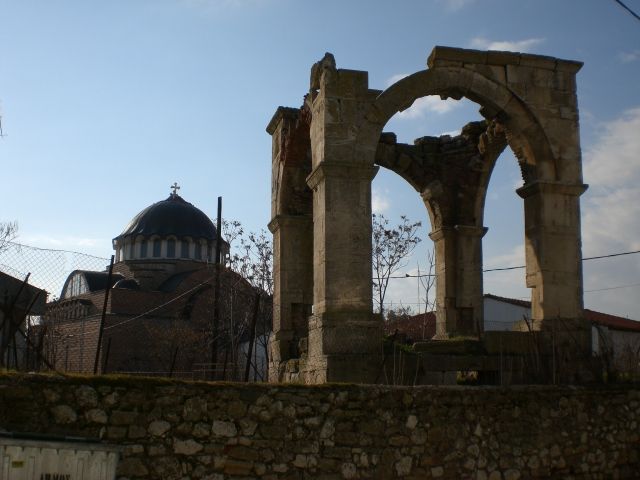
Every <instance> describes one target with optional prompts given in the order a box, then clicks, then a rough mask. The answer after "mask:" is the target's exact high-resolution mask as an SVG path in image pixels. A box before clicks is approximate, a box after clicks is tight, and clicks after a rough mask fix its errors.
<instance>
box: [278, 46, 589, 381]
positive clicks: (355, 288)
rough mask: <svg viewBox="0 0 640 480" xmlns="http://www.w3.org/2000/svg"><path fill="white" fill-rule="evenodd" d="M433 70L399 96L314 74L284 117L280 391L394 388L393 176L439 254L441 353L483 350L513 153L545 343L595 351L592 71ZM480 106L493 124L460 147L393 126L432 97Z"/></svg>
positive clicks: (458, 61) (467, 61)
mask: <svg viewBox="0 0 640 480" xmlns="http://www.w3.org/2000/svg"><path fill="white" fill-rule="evenodd" d="M427 64H428V68H427V69H426V70H421V71H418V72H416V73H414V74H413V75H410V76H408V77H405V78H403V79H402V80H400V81H398V82H397V83H395V84H394V85H392V86H391V87H389V88H388V89H386V90H385V91H379V90H372V89H370V88H369V86H368V75H367V72H362V71H355V70H344V69H337V68H336V65H335V60H334V58H333V56H332V55H330V54H327V55H325V57H324V59H323V60H322V61H320V62H318V63H316V64H315V65H313V67H312V70H311V83H310V90H309V93H308V94H307V95H306V96H305V101H304V105H303V106H302V107H301V108H299V109H293V108H284V107H280V108H278V110H277V111H276V113H275V115H274V116H273V119H272V120H271V122H270V123H269V126H268V127H267V131H268V132H269V134H271V135H272V138H273V160H272V168H273V176H272V200H271V202H272V203H271V208H272V220H271V222H270V224H269V228H270V230H271V231H272V232H273V235H274V254H275V257H274V280H275V293H274V316H273V328H274V333H273V336H272V339H271V349H270V350H271V356H270V379H271V381H302V382H305V383H323V382H330V381H331V382H334V381H352V382H363V383H370V382H376V381H380V379H379V378H378V376H379V373H380V365H381V362H382V353H381V351H382V348H381V342H382V328H381V327H382V325H381V322H382V320H381V319H380V318H379V316H376V315H374V314H373V308H372V305H373V304H372V279H371V181H372V179H373V177H374V176H375V174H376V171H377V169H378V168H379V166H382V167H385V168H388V169H390V170H392V171H394V172H396V173H397V174H398V175H400V176H401V177H402V178H404V179H405V180H406V181H407V182H409V184H410V185H411V186H412V187H413V188H414V189H415V190H416V191H417V192H418V193H419V194H420V195H421V197H422V199H423V201H424V204H425V207H426V209H427V211H428V213H429V217H430V220H431V225H432V232H431V233H430V235H429V236H430V237H431V239H432V240H433V241H434V243H435V256H436V273H437V279H436V280H437V281H436V289H437V293H436V297H437V333H436V337H437V338H438V339H447V338H451V337H453V336H459V335H464V336H475V337H478V338H480V337H481V336H482V324H483V322H482V293H483V292H482V237H483V235H484V234H485V232H486V227H484V225H483V213H484V203H485V196H486V191H487V187H488V184H489V179H490V177H491V172H492V170H493V167H494V165H495V162H496V159H497V158H498V156H499V155H500V153H501V152H502V151H503V150H504V148H505V147H506V146H507V145H508V146H509V147H510V148H511V150H512V151H513V152H514V154H515V156H516V157H517V159H518V162H519V164H520V168H521V171H522V175H523V179H524V186H523V187H521V188H519V189H518V190H517V193H518V195H520V196H521V197H522V198H523V199H524V215H525V250H526V285H527V287H529V288H530V289H531V304H532V317H533V326H534V329H536V330H539V331H543V332H544V331H550V330H553V331H554V332H556V331H565V332H570V333H571V338H573V339H574V340H575V339H578V340H577V345H578V350H582V351H583V352H585V351H587V350H588V342H589V340H588V338H589V336H588V329H587V328H586V326H585V324H584V321H583V311H582V308H583V304H582V303H583V301H582V271H581V239H580V195H581V194H582V193H583V192H584V191H585V189H586V185H584V184H583V183H582V167H581V154H580V142H579V137H578V108H577V98H576V80H575V75H576V73H577V72H578V70H579V69H580V67H581V66H582V64H581V63H580V62H575V61H567V60H560V59H556V58H551V57H544V56H538V55H528V54H519V53H510V52H495V51H488V52H483V51H475V50H463V49H456V48H448V47H435V48H434V50H433V51H432V53H431V55H430V56H429V59H428V62H427ZM428 95H438V96H440V97H441V98H443V99H444V98H449V97H450V98H454V99H460V98H462V97H466V98H468V99H469V100H472V101H474V102H476V103H478V104H479V105H480V107H481V108H480V113H481V114H482V116H483V117H484V118H485V120H484V121H482V122H474V123H470V124H468V125H466V126H465V127H464V128H463V129H462V132H461V134H460V135H459V136H457V137H455V138H451V137H448V136H443V137H440V138H435V137H424V138H421V139H418V140H416V141H415V143H414V145H406V144H399V143H397V142H396V138H395V135H394V134H391V133H383V127H384V126H385V124H386V123H387V122H388V120H389V119H390V118H391V117H392V116H393V115H394V114H396V113H397V112H399V111H403V110H405V109H407V108H408V107H410V106H411V105H412V104H413V102H414V101H415V100H417V99H418V98H421V97H424V96H428Z"/></svg>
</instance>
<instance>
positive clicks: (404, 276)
mask: <svg viewBox="0 0 640 480" xmlns="http://www.w3.org/2000/svg"><path fill="white" fill-rule="evenodd" d="M636 253H640V250H632V251H630V252H620V253H610V254H608V255H598V256H596V257H583V258H582V261H583V262H585V261H587V260H599V259H601V258H611V257H621V256H623V255H633V254H636ZM521 268H525V265H517V266H515V267H496V268H486V269H484V270H482V272H483V273H487V272H504V271H507V270H518V269H521ZM435 276H437V274H435V273H425V274H422V275H412V274H410V273H405V274H404V275H398V276H391V277H389V278H395V279H397V278H423V277H435ZM374 280H375V279H374Z"/></svg>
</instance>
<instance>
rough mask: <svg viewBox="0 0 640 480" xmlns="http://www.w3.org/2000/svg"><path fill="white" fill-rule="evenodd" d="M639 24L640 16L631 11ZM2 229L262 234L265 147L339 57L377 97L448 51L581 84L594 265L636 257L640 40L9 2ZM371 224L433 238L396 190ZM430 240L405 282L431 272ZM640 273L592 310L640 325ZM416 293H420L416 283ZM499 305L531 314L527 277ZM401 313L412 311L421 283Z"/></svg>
mask: <svg viewBox="0 0 640 480" xmlns="http://www.w3.org/2000/svg"><path fill="white" fill-rule="evenodd" d="M627 3H628V5H629V6H630V7H631V8H634V9H635V10H636V11H640V0H627ZM0 45H1V46H2V52H1V53H0V115H1V116H2V127H3V133H4V135H5V136H4V137H3V138H2V139H0V164H1V165H2V167H3V169H2V172H3V173H2V188H3V190H4V192H5V194H4V198H3V202H2V208H1V210H0V220H4V221H6V220H17V221H18V222H19V225H20V238H19V241H21V242H22V243H26V244H30V245H36V246H40V247H53V248H66V249H71V250H77V251H83V252H87V253H92V254H95V255H99V256H104V257H107V256H109V255H110V254H111V239H112V238H113V237H114V236H116V235H117V234H118V233H120V231H121V230H122V229H123V228H124V227H125V225H126V224H127V222H128V221H129V220H130V218H131V217H133V216H134V215H135V214H136V213H137V212H138V211H139V210H141V209H142V208H144V207H145V206H147V205H149V204H150V203H153V202H155V201H158V200H161V199H163V198H165V197H166V196H167V195H168V193H169V185H170V184H172V183H173V182H174V181H177V182H178V183H179V184H180V185H181V186H182V189H181V190H180V193H181V194H182V195H183V196H184V198H186V199H187V200H189V201H190V202H192V203H194V204H195V205H197V206H198V207H199V208H201V209H203V210H205V211H207V213H209V214H210V216H215V211H214V210H215V205H216V198H217V196H218V195H221V196H223V198H224V215H225V217H228V218H235V219H239V220H241V221H242V222H243V223H244V224H245V226H246V227H247V228H248V229H251V230H258V229H260V228H264V227H265V225H266V223H267V222H268V221H269V215H270V212H269V208H270V206H269V198H270V175H271V172H270V142H271V140H270V137H269V135H267V133H266V132H265V127H266V125H267V123H268V121H269V119H270V118H271V115H272V114H273V112H274V111H275V109H276V108H277V106H278V105H285V106H293V107H296V106H299V105H300V104H301V102H302V97H303V95H304V94H305V92H306V91H307V89H308V82H309V69H310V67H311V65H312V64H313V63H314V62H315V61H317V60H319V59H320V58H321V57H322V56H323V54H324V52H326V51H329V52H332V53H333V54H334V55H335V57H336V61H337V64H338V67H339V68H350V69H360V70H367V71H369V83H370V86H371V87H372V88H380V89H383V88H386V87H387V86H389V85H390V84H391V83H392V82H393V80H394V79H397V78H399V77H400V76H401V75H404V74H409V73H413V72H415V71H417V70H420V69H423V68H425V65H426V58H427V56H428V54H429V52H430V51H431V49H432V48H433V46H435V45H450V46H456V47H465V48H479V49H489V48H492V49H502V50H516V51H526V52H531V53H540V54H545V55H552V56H556V57H561V58H566V59H574V60H580V61H583V62H585V65H584V67H583V69H582V70H581V71H580V72H579V73H578V96H579V105H580V113H581V138H582V147H583V157H584V165H585V168H584V170H585V182H586V183H589V184H590V185H591V187H590V189H589V191H588V192H587V193H586V194H585V195H584V196H583V197H582V199H583V235H584V239H583V243H584V249H583V250H584V254H585V256H591V255H601V254H607V253H613V252H619V251H627V250H637V249H640V240H639V239H638V234H639V233H640V193H639V191H638V188H637V185H638V182H640V135H639V133H640V92H639V91H638V88H639V85H640V82H639V80H640V22H638V21H637V20H635V19H634V18H633V17H631V16H630V15H629V14H628V13H626V12H625V11H624V10H623V9H622V8H620V7H619V6H618V5H617V4H616V3H615V2H614V1H613V0H580V1H576V0H574V1H570V0H431V1H429V0H416V1H408V0H405V1H402V0H398V1H395V2H383V1H377V0H368V1H366V0H351V1H346V0H329V1H323V2H312V1H305V0H133V1H132V0H127V1H124V0H122V1H115V0H114V1H109V2H104V1H88V0H82V1H79V0H78V1H64V0H59V1H51V0H41V1H32V0H22V1H10V0H0ZM478 118H479V114H478V113H477V106H476V105H475V104H472V103H471V102H468V101H461V102H457V103H456V102H442V101H440V100H439V99H432V98H429V99H426V100H424V101H422V102H418V103H416V105H415V106H414V108H413V109H412V110H411V111H409V112H407V113H406V114H404V115H397V116H396V117H394V118H393V119H392V120H391V122H390V124H389V125H388V127H387V130H392V131H395V132H396V133H397V134H398V137H399V139H400V140H402V141H409V142H410V141H412V140H413V139H414V138H417V137H420V136H424V135H439V134H442V133H446V132H455V131H457V130H459V129H460V127H461V126H462V125H464V124H465V123H467V122H468V121H471V120H475V119H478ZM518 181H519V173H518V169H517V167H516V164H515V161H514V160H513V158H512V157H511V156H510V154H509V153H507V152H506V153H505V154H503V156H502V157H501V158H500V160H499V163H498V166H497V169H496V171H495V174H494V177H493V178H492V183H491V187H490V191H489V198H488V201H487V210H486V219H485V223H486V225H487V226H488V227H489V229H490V230H489V233H488V234H487V236H486V237H485V242H484V249H485V262H484V263H485V266H486V267H493V266H509V265H519V264H522V261H523V259H522V257H523V256H522V248H521V243H522V237H523V233H522V219H521V214H522V204H521V201H520V200H519V198H518V197H517V196H516V195H515V193H514V189H515V187H516V186H517V184H518ZM373 188H374V207H375V208H376V209H377V211H379V212H382V213H384V214H385V215H387V216H388V217H390V218H391V219H392V220H394V219H397V218H398V217H399V215H400V214H403V213H404V214H407V215H408V216H409V217H410V218H411V219H414V220H422V221H423V222H424V223H425V227H424V229H423V232H422V234H423V235H426V232H427V231H428V229H429V226H428V220H427V217H426V212H425V211H424V207H423V206H422V205H421V203H420V201H419V199H418V197H417V196H416V195H415V194H414V192H413V191H412V190H411V189H410V188H409V187H408V186H407V185H405V184H403V182H402V181H401V180H400V179H397V178H395V177H394V176H393V175H392V174H389V173H386V172H381V173H380V174H379V175H378V178H376V180H375V182H374V187H373ZM428 243H430V241H429V240H428V239H426V240H425V241H424V242H423V243H422V247H421V249H420V250H419V251H418V252H417V255H416V257H415V258H413V259H411V261H410V262H409V264H408V265H407V267H406V271H414V270H415V269H416V268H417V264H418V262H420V263H421V264H422V267H421V268H424V260H423V258H424V252H425V249H426V247H427V246H428ZM638 257H640V255H636V256H627V257H620V258H618V259H615V260H596V261H592V262H586V263H585V290H598V291H593V292H590V291H588V292H587V293H586V294H585V304H586V306H587V307H589V308H594V309H599V310H602V311H606V312H610V313H616V314H621V315H625V316H631V317H632V318H637V319H640V306H639V305H638V302H637V301H636V300H635V298H636V297H637V295H638V293H640V287H639V286H633V287H624V288H615V289H612V290H601V289H603V288H611V287H619V286H624V285H631V284H639V283H640V259H639V258H638ZM410 282H411V283H410ZM485 291H487V292H491V293H496V294H500V295H505V296H513V297H526V296H527V295H528V291H527V289H526V288H525V287H524V279H523V273H522V271H515V272H511V273H501V274H497V273H496V274H489V273H487V274H486V275H485ZM389 295H390V297H389V298H390V300H393V301H394V302H400V301H402V302H403V303H405V304H415V303H416V301H417V299H416V297H417V286H416V283H415V281H409V280H398V281H396V282H394V284H393V285H392V287H391V290H390V293H389Z"/></svg>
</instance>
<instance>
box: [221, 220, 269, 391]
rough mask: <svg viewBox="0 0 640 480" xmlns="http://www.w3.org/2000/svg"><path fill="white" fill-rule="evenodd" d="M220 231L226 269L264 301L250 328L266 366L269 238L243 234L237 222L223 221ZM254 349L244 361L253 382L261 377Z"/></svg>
mask: <svg viewBox="0 0 640 480" xmlns="http://www.w3.org/2000/svg"><path fill="white" fill-rule="evenodd" d="M222 225H223V227H222V232H223V234H224V236H225V239H226V241H227V242H229V245H230V250H231V254H230V256H229V263H228V265H229V268H230V269H231V270H233V271H235V272H237V273H239V274H240V275H241V276H242V277H244V278H245V279H246V280H247V281H248V282H249V283H250V284H251V285H253V287H255V288H256V289H257V291H258V292H261V293H260V295H259V296H260V297H262V298H263V299H264V300H262V301H260V302H259V303H260V307H259V315H258V318H257V319H256V323H255V325H254V332H253V334H254V337H253V338H254V339H255V342H256V344H258V345H259V346H260V348H261V351H262V352H264V355H265V362H266V363H267V364H268V358H266V357H267V355H268V349H267V345H268V343H269V336H270V333H271V329H272V325H271V316H272V311H271V299H270V297H272V295H273V245H272V242H271V238H270V236H269V235H268V234H267V232H265V231H264V230H260V232H258V233H255V232H249V233H248V234H247V233H245V230H244V228H243V226H242V224H241V223H240V222H239V221H237V220H229V221H226V220H225V221H223V223H222ZM257 351H258V349H257V348H253V355H254V358H251V359H249V358H248V359H247V361H248V362H251V363H252V364H253V365H254V380H257V379H261V380H264V378H259V377H261V375H260V374H259V373H258V370H259V368H258V367H259V365H257V357H255V355H256V354H257Z"/></svg>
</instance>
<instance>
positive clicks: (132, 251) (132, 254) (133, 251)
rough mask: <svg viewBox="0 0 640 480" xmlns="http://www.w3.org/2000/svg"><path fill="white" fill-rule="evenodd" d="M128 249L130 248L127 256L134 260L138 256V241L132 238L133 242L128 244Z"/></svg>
mask: <svg viewBox="0 0 640 480" xmlns="http://www.w3.org/2000/svg"><path fill="white" fill-rule="evenodd" d="M127 247H128V248H127V250H128V256H127V258H128V259H129V260H133V259H134V258H136V241H135V239H132V240H131V243H130V244H129V245H127Z"/></svg>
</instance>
